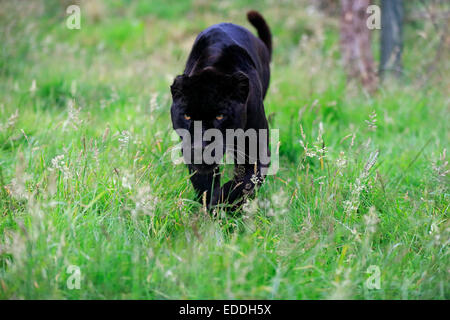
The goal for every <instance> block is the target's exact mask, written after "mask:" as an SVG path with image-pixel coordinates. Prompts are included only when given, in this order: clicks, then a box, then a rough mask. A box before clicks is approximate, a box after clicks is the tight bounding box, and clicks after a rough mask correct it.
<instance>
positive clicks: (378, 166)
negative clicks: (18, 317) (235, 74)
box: [0, 0, 450, 299]
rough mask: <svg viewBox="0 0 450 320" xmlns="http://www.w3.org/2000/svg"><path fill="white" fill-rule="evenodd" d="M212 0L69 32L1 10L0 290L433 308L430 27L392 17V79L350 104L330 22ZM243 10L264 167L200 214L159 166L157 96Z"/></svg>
mask: <svg viewBox="0 0 450 320" xmlns="http://www.w3.org/2000/svg"><path fill="white" fill-rule="evenodd" d="M211 3H212V2H210V1H203V0H190V1H173V0H172V1H162V0H161V1H156V0H155V1H144V0H142V1H126V0H110V1H105V2H97V1H82V2H81V14H82V15H81V29H80V30H69V29H68V28H66V17H67V15H66V13H65V9H66V7H67V5H68V4H69V2H68V1H62V0H61V1H55V0H52V1H2V3H1V6H0V32H1V36H0V40H1V43H2V44H1V49H0V187H1V188H0V298H2V299H80V298H83V299H219V298H221V299H243V298H250V299H251V298H256V299H334V298H342V299H418V298H425V299H449V298H450V287H449V282H450V281H449V280H450V275H449V272H450V257H449V234H450V224H449V220H448V209H449V180H448V163H447V161H448V160H447V158H446V149H447V150H448V147H449V144H448V142H449V130H448V123H449V120H450V119H449V102H450V100H449V96H448V92H449V87H450V79H449V77H448V74H449V57H448V52H449V51H448V50H444V52H442V54H441V55H440V60H439V61H436V62H435V68H434V72H431V73H429V74H427V72H426V70H428V67H429V66H430V64H432V63H433V58H434V57H435V54H436V50H437V48H438V46H439V37H438V35H437V33H436V32H437V31H436V29H435V28H434V27H433V24H432V23H431V22H429V21H426V20H423V21H418V22H415V23H408V24H406V25H405V51H404V69H405V76H404V77H403V78H402V79H401V80H398V81H393V80H392V81H391V80H387V81H386V82H384V84H383V85H382V86H381V87H380V89H379V91H378V92H377V93H376V94H375V95H372V96H369V95H367V94H366V93H365V92H364V91H363V90H362V89H361V88H359V87H358V86H357V85H356V84H355V83H351V82H350V83H348V84H347V81H346V79H345V74H344V72H343V68H342V66H341V63H340V53H339V51H340V50H339V19H338V18H337V17H329V16H325V15H324V14H322V13H320V12H318V11H317V10H313V9H312V8H311V7H310V6H309V5H308V3H307V1H303V0H299V1H293V0H292V1H269V0H264V1H262V0H258V1H254V2H253V1H250V0H247V1H245V0H240V1H217V2H216V1H215V2H213V3H214V4H211ZM248 9H257V10H260V11H261V12H262V14H263V15H264V16H265V17H266V19H267V21H268V23H269V25H270V27H271V28H272V32H273V34H274V54H273V62H272V79H271V86H270V90H269V93H268V95H267V98H266V100H265V107H266V113H267V114H268V115H270V116H269V117H270V118H271V128H272V129H279V130H280V147H279V158H280V170H279V171H278V173H277V175H276V176H269V177H268V178H267V179H266V182H265V183H264V184H263V186H262V187H261V188H260V189H259V190H258V191H257V195H256V197H255V198H254V199H253V200H252V201H250V202H249V203H248V204H247V205H246V206H245V208H244V211H243V213H241V214H237V215H234V216H233V215H225V214H223V213H221V214H220V216H219V217H216V218H212V217H211V216H209V215H205V213H204V212H203V210H202V206H201V204H199V203H197V202H196V201H194V191H193V188H192V186H191V184H190V181H189V175H188V172H187V169H186V168H185V167H184V166H183V165H177V166H175V165H173V164H172V162H171V157H170V156H171V148H173V147H174V146H175V144H176V142H175V141H172V140H171V134H172V127H171V121H170V113H169V108H170V104H171V97H170V91H169V85H170V84H171V83H172V81H173V78H174V76H175V75H177V74H180V73H181V72H182V70H183V68H184V63H185V60H186V58H187V55H188V54H189V50H190V48H191V45H192V43H193V40H194V39H195V37H196V35H197V34H198V32H200V31H201V30H202V29H203V28H205V27H207V26H209V25H211V24H214V23H218V22H222V21H230V22H234V23H238V24H241V25H244V26H246V27H248V28H249V29H250V30H252V32H254V30H253V29H252V27H251V26H250V25H249V23H248V22H247V21H246V20H245V12H246V11H247V10H248ZM378 36H379V32H378V31H374V54H375V57H376V59H377V60H378V56H379V55H378V54H377V52H378V45H377V41H376V39H377V38H378ZM323 145H324V146H325V148H323ZM447 157H448V156H447ZM224 170H225V171H226V172H228V173H229V172H231V170H232V168H228V167H227V168H224ZM69 266H76V267H75V268H77V267H78V268H79V271H80V274H81V281H80V288H79V289H76V288H75V289H73V288H72V289H71V287H70V285H69V286H68V283H73V282H71V281H72V280H73V278H71V277H72V276H73V272H72V271H71V270H73V269H70V268H69ZM378 271H379V273H378ZM378 275H379V280H380V281H379V287H378V286H376V285H375V287H377V288H378V289H377V288H374V287H373V286H370V283H372V284H373V283H376V280H374V279H376V277H377V276H378ZM374 277H375V278H374ZM71 279H72V280H71ZM373 281H375V282H373ZM366 283H369V286H368V285H366Z"/></svg>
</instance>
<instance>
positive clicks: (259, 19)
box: [247, 10, 272, 56]
mask: <svg viewBox="0 0 450 320" xmlns="http://www.w3.org/2000/svg"><path fill="white" fill-rule="evenodd" d="M247 19H248V21H250V23H251V24H252V25H253V26H254V27H255V28H256V30H257V31H258V37H259V38H260V39H261V40H262V42H264V44H265V45H266V47H267V49H269V54H270V56H272V33H271V32H270V29H269V26H268V25H267V23H266V20H264V18H263V16H262V15H261V14H260V13H259V12H258V11H254V10H251V11H249V12H247Z"/></svg>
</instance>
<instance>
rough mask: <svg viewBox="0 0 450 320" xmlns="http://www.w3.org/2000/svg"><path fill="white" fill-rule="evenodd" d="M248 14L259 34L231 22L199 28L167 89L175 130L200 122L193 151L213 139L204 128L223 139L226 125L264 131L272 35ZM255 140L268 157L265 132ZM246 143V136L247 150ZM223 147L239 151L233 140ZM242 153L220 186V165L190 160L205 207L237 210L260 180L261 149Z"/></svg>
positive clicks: (252, 13) (258, 16)
mask: <svg viewBox="0 0 450 320" xmlns="http://www.w3.org/2000/svg"><path fill="white" fill-rule="evenodd" d="M247 18H248V20H249V22H250V23H251V24H252V25H253V26H254V27H255V28H256V30H257V32H258V36H259V38H257V37H255V36H254V35H253V34H252V33H251V32H250V31H249V30H247V29H245V28H244V27H241V26H238V25H235V24H232V23H219V24H216V25H213V26H211V27H209V28H207V29H205V30H203V31H202V32H201V33H200V34H199V35H198V36H197V38H196V40H195V42H194V45H193V48H192V51H191V53H190V55H189V58H188V60H187V63H186V68H185V69H184V72H183V74H182V75H179V76H177V77H176V78H175V80H174V82H173V84H172V86H171V87H170V88H171V93H172V100H173V103H172V107H171V117H172V123H173V128H174V129H175V130H177V129H185V130H188V131H189V132H190V133H191V134H193V133H194V132H193V130H194V121H201V132H202V134H201V137H200V139H201V141H200V143H198V141H197V143H195V141H192V142H191V143H192V144H191V148H190V149H191V152H192V153H193V152H194V150H196V148H197V149H200V151H202V150H205V148H206V147H207V146H208V144H209V143H211V142H210V141H205V140H206V139H203V132H205V131H206V130H207V129H211V128H215V129H218V130H220V132H222V133H223V136H224V137H225V130H226V129H242V130H244V131H245V130H248V129H254V130H256V131H258V130H260V129H266V130H267V131H268V123H267V119H266V115H265V112H264V104H263V100H264V97H265V95H266V92H267V89H268V86H269V79H270V67H269V63H270V60H271V55H272V35H271V32H270V29H269V27H268V25H267V23H266V21H265V20H264V18H263V17H262V15H261V14H260V13H258V12H256V11H249V12H248V13H247ZM182 138H183V137H182ZM257 139H258V142H257V144H258V148H262V149H264V150H265V152H266V153H267V154H268V155H270V154H269V151H268V140H269V138H268V134H267V135H266V138H265V139H263V140H264V141H259V139H260V138H259V137H258V138H257ZM194 140H195V138H194ZM253 143H254V142H253ZM248 144H249V142H248V141H247V140H246V149H245V150H247V147H249V146H248ZM226 147H227V148H229V149H232V150H233V152H235V153H238V152H239V151H238V150H236V148H235V146H234V144H233V145H231V146H230V145H225V144H224V148H223V152H222V155H221V156H223V154H224V152H225V149H226ZM185 152H186V151H185ZM244 153H245V155H244V158H245V161H244V162H243V163H240V164H237V163H235V169H234V177H233V179H232V180H231V181H229V182H227V183H225V184H224V185H223V186H221V185H220V172H219V167H218V164H206V163H199V164H188V168H189V172H190V173H191V182H192V184H193V186H194V188H195V190H196V192H197V194H198V196H199V197H201V196H202V195H203V196H204V195H206V204H207V206H208V208H210V207H213V206H215V205H217V204H232V205H233V208H237V206H239V205H240V204H242V203H243V201H244V199H245V198H246V196H247V195H249V194H251V193H252V192H253V190H254V187H255V185H257V184H259V183H261V182H262V181H263V179H264V176H265V173H266V170H267V168H268V166H269V163H268V162H269V161H266V162H264V161H261V158H260V156H259V153H258V156H257V157H256V158H254V157H253V159H251V158H250V157H249V156H248V154H247V152H246V151H245V152H244ZM235 155H236V158H238V157H239V154H235ZM205 192H206V194H205Z"/></svg>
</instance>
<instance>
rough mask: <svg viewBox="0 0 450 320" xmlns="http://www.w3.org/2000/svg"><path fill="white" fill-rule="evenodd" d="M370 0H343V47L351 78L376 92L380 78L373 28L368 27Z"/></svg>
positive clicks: (348, 74)
mask: <svg viewBox="0 0 450 320" xmlns="http://www.w3.org/2000/svg"><path fill="white" fill-rule="evenodd" d="M369 5H370V2H369V0H341V6H342V8H341V9H342V12H341V47H342V57H343V62H344V67H345V69H346V71H347V76H348V79H349V80H352V79H355V80H358V81H360V82H361V83H362V85H363V86H364V88H366V89H367V90H368V91H369V92H374V91H375V90H376V87H377V83H378V78H377V74H376V71H375V63H374V60H373V55H372V49H371V42H370V38H371V34H370V32H371V30H369V28H367V24H366V23H367V18H368V14H367V12H366V10H367V7H368V6H369Z"/></svg>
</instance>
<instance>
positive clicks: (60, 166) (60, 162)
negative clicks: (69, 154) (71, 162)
mask: <svg viewBox="0 0 450 320" xmlns="http://www.w3.org/2000/svg"><path fill="white" fill-rule="evenodd" d="M51 163H52V166H51V167H50V168H49V171H59V172H61V173H62V174H63V178H64V179H65V180H67V179H70V178H71V177H72V173H71V172H70V170H69V167H68V166H67V164H66V162H65V161H64V155H63V154H61V155H58V156H56V157H54V158H53V159H52V161H51Z"/></svg>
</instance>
